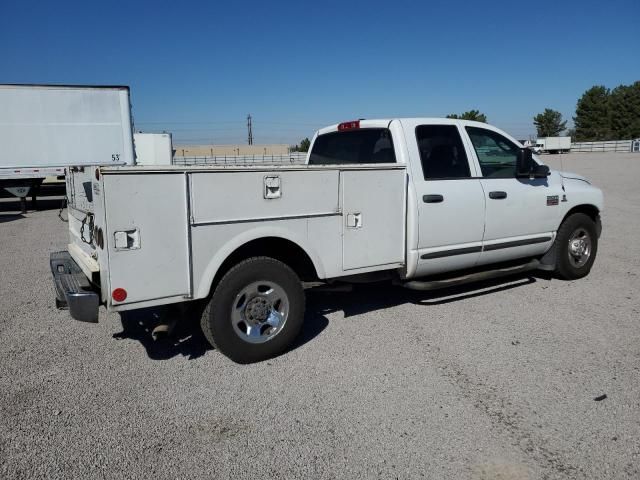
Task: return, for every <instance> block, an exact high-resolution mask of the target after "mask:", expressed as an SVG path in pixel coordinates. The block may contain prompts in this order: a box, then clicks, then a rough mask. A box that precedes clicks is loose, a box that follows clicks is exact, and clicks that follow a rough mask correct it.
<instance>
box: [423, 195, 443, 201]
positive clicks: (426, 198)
mask: <svg viewBox="0 0 640 480" xmlns="http://www.w3.org/2000/svg"><path fill="white" fill-rule="evenodd" d="M422 201H423V202H424V203H442V202H443V201H444V197H443V196H442V195H423V196H422Z"/></svg>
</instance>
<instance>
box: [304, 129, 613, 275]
mask: <svg viewBox="0 0 640 480" xmlns="http://www.w3.org/2000/svg"><path fill="white" fill-rule="evenodd" d="M376 138H377V139H376ZM374 139H375V143H372V142H373V141H374ZM527 152H529V150H528V149H525V148H524V147H523V146H522V145H521V144H520V142H518V141H517V140H516V139H515V138H513V137H511V136H510V135H509V134H507V133H506V132H503V131H501V130H499V129H498V128H495V127H493V126H491V125H488V124H486V123H480V122H473V121H466V120H457V119H442V118H406V119H387V120H359V121H352V122H344V123H341V124H338V125H333V126H331V127H327V128H325V129H322V130H320V131H318V133H317V134H316V136H315V137H314V139H313V142H312V145H311V148H310V152H309V156H308V159H307V162H308V164H309V165H319V164H323V163H343V162H344V163H349V162H354V163H357V162H361V163H385V162H397V163H401V164H405V165H406V168H407V170H406V172H407V187H408V189H407V218H406V229H407V232H406V233H407V235H406V242H407V245H406V264H405V269H404V271H403V277H404V278H407V279H408V278H414V277H424V276H428V275H433V274H439V273H443V272H451V271H455V270H463V269H469V268H473V267H480V266H483V265H492V264H498V263H501V262H506V261H511V260H516V259H520V258H528V257H531V258H533V257H537V256H543V255H544V254H545V253H546V252H548V251H549V250H550V249H551V246H552V245H553V243H554V241H555V238H556V233H557V230H558V227H559V225H560V224H561V222H562V220H563V219H564V218H565V217H566V216H567V214H568V213H569V212H570V211H572V209H575V208H577V209H578V210H579V211H583V212H587V214H588V215H590V217H591V218H592V219H593V221H594V222H595V223H597V224H599V216H598V215H599V211H600V210H601V208H602V192H601V191H600V190H599V189H597V188H595V187H593V186H591V185H590V184H589V182H588V181H587V180H586V179H584V178H583V177H580V176H578V175H575V174H566V173H562V172H556V171H549V169H548V168H546V167H543V166H542V165H541V164H540V162H538V161H537V160H535V159H534V158H532V157H531V155H530V153H527ZM523 156H524V157H526V159H524V157H523ZM525 163H526V164H525ZM541 167H542V168H541ZM540 168H541V170H540V171H537V170H538V169H540ZM598 228H599V227H598Z"/></svg>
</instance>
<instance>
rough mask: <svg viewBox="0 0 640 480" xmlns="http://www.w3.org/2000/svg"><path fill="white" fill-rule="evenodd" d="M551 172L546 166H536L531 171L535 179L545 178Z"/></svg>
mask: <svg viewBox="0 0 640 480" xmlns="http://www.w3.org/2000/svg"><path fill="white" fill-rule="evenodd" d="M550 173H551V170H549V167H548V166H546V165H536V166H535V167H534V170H533V176H534V177H535V178H547V177H548V176H549V174H550Z"/></svg>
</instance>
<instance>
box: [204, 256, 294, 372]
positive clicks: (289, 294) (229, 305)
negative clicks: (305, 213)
mask: <svg viewBox="0 0 640 480" xmlns="http://www.w3.org/2000/svg"><path fill="white" fill-rule="evenodd" d="M304 300H305V298H304V290H303V288H302V283H301V282H300V279H299V278H298V276H297V275H296V273H295V272H294V271H293V270H292V269H291V268H290V267H289V266H287V265H285V264H284V263H282V262H280V261H278V260H275V259H273V258H269V257H253V258H249V259H247V260H244V261H242V262H240V263H239V264H237V265H236V266H234V267H233V268H231V269H230V270H229V271H228V272H227V273H226V274H225V275H224V277H222V280H220V282H219V283H218V285H217V287H216V289H215V291H214V293H213V296H212V297H211V300H210V302H209V304H208V305H207V308H206V309H205V311H204V312H203V315H202V319H201V326H202V331H203V333H204V335H205V337H206V338H207V340H208V341H209V342H210V343H211V344H212V345H213V346H214V347H215V348H217V349H218V350H220V352H222V353H223V354H224V355H226V356H227V357H229V358H230V359H231V360H233V361H234V362H238V363H252V362H259V361H261V360H266V359H267V358H270V357H273V356H275V355H277V354H279V353H282V352H283V351H284V350H285V349H286V348H287V347H288V346H289V345H290V344H291V343H292V342H293V340H294V339H295V338H296V337H297V335H298V333H299V332H300V328H301V327H302V322H303V320H304Z"/></svg>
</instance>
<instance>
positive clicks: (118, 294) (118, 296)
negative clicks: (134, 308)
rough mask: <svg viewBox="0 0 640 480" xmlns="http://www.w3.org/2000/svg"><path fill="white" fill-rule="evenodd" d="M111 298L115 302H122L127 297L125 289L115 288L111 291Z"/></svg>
mask: <svg viewBox="0 0 640 480" xmlns="http://www.w3.org/2000/svg"><path fill="white" fill-rule="evenodd" d="M111 298H113V299H114V300H115V301H116V302H124V301H125V300H126V299H127V291H126V290H125V289H124V288H116V289H115V290H114V291H113V292H111Z"/></svg>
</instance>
